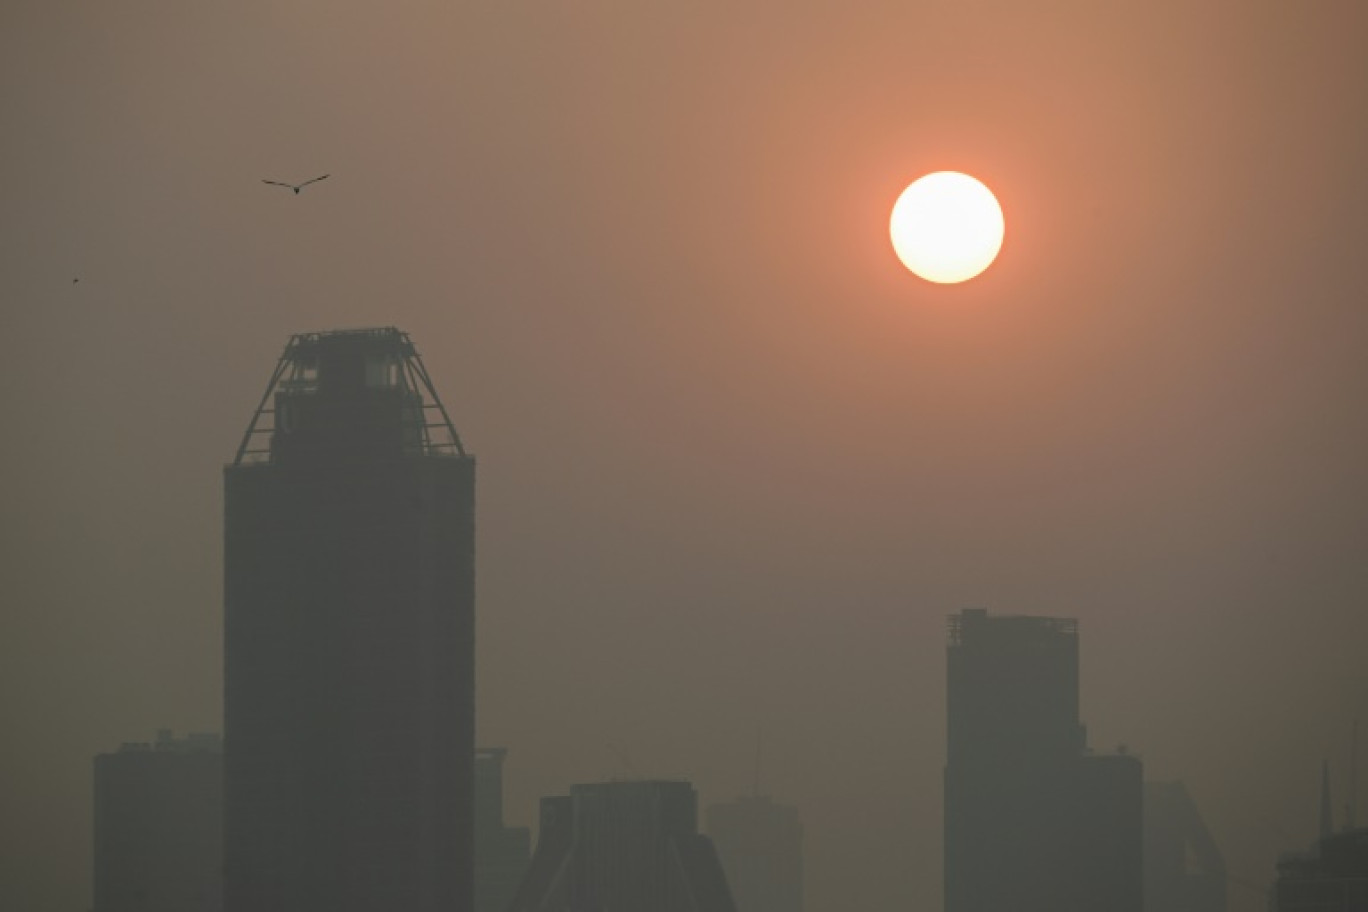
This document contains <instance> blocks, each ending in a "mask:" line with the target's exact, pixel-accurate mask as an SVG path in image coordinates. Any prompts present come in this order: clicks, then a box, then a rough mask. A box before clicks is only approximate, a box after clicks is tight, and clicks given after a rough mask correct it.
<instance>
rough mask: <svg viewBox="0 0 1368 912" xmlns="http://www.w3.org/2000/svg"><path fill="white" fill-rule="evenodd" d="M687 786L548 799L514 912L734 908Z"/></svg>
mask: <svg viewBox="0 0 1368 912" xmlns="http://www.w3.org/2000/svg"><path fill="white" fill-rule="evenodd" d="M736 909H737V907H736V905H735V904H734V903H733V902H732V897H731V892H730V890H729V889H728V887H727V879H726V876H725V875H724V874H723V873H722V866H721V864H720V863H719V862H718V860H717V853H716V851H715V850H714V849H713V844H712V841H711V840H710V839H708V837H707V836H703V835H700V834H699V832H698V797H697V795H696V793H695V792H694V789H693V786H691V785H690V784H689V783H687V782H660V781H647V782H606V783H600V784H594V785H576V786H572V787H571V789H570V795H569V796H568V797H554V798H544V799H542V805H541V832H540V834H539V835H538V838H537V850H536V852H535V853H533V856H532V866H531V868H529V870H528V872H527V877H526V878H525V879H524V880H523V883H522V886H521V888H520V889H519V890H518V894H517V896H516V898H515V899H514V901H513V904H512V906H511V907H510V912H616V910H624V912H736Z"/></svg>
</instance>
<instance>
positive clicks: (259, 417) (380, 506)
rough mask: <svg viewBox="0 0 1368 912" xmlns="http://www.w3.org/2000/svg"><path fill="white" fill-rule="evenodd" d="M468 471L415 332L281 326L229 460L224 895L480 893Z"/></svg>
mask: <svg viewBox="0 0 1368 912" xmlns="http://www.w3.org/2000/svg"><path fill="white" fill-rule="evenodd" d="M474 487H475V462H474V459H473V458H472V457H471V456H469V455H468V454H467V453H466V452H465V451H464V449H463V448H462V446H461V441H460V438H459V437H458V436H457V434H456V432H455V429H454V428H453V427H452V424H451V422H450V420H449V418H448V417H447V414H446V410H445V409H444V408H443V406H442V403H441V401H440V400H439V399H438V397H437V395H436V391H435V390H434V388H433V385H432V383H431V381H430V379H429V377H428V375H427V372H426V370H425V369H424V367H423V364H422V361H421V359H420V358H419V357H418V353H417V351H416V350H415V348H414V347H413V344H412V343H411V342H410V340H409V338H408V336H407V335H406V334H405V333H402V332H400V331H399V330H397V329H394V328H384V329H370V330H352V331H339V332H325V333H306V334H300V335H296V336H293V337H292V338H291V339H290V340H289V343H288V344H287V346H286V348H285V351H284V354H283V355H282V356H281V358H280V361H279V363H278V364H277V365H276V369H275V371H274V373H273V374H272V376H271V379H270V382H269V383H268V384H267V389H266V393H265V395H264V396H263V397H262V400H261V403H260V405H259V406H258V408H257V410H256V412H255V413H254V415H253V417H252V420H251V423H250V424H249V425H248V428H247V432H246V433H245V435H244V437H243V441H242V445H241V446H240V447H239V448H238V452H237V454H236V457H235V458H234V460H233V463H232V464H231V465H230V466H228V467H227V469H226V470H225V473H224V727H225V729H224V801H225V827H224V878H225V884H224V892H225V909H226V910H227V912H287V910H288V912H325V910H326V912H437V910H441V912H452V910H462V909H468V908H470V905H471V902H472V896H473V856H474V848H473V817H474V807H473V804H474V798H473V774H472V766H473V762H474V754H475V744H474V583H475V576H474V531H475V525H474Z"/></svg>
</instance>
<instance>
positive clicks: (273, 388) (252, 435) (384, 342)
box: [233, 326, 466, 465]
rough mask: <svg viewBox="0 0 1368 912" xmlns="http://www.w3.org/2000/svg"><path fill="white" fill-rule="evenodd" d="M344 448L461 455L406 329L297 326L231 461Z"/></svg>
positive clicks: (346, 451)
mask: <svg viewBox="0 0 1368 912" xmlns="http://www.w3.org/2000/svg"><path fill="white" fill-rule="evenodd" d="M300 454H310V457H311V458H312V457H316V456H318V455H320V454H323V455H326V456H328V457H329V458H334V459H336V458H345V457H347V456H349V455H358V454H361V455H376V454H388V455H426V456H465V455H466V453H465V449H464V448H463V447H462V446H461V438H460V437H459V435H457V433H456V428H455V427H454V426H453V425H452V423H451V419H450V417H449V416H448V415H447V412H446V408H445V407H444V406H443V405H442V402H441V399H440V398H438V396H437V391H436V389H435V388H434V387H433V384H432V380H431V379H430V378H429V377H428V373H427V369H426V368H425V367H424V366H423V361H422V358H421V357H419V355H418V350H417V349H416V348H415V347H414V345H413V342H412V341H411V340H410V339H409V337H408V333H405V332H401V331H400V330H398V329H396V328H394V327H392V326H387V327H379V328H373V329H348V330H333V331H328V332H309V333H297V334H295V335H293V336H291V337H290V341H289V342H288V343H287V344H286V346H285V351H284V353H283V354H281V356H280V361H279V362H278V363H277V364H276V368H275V371H274V372H273V373H272V374H271V379H270V382H268V383H267V385H266V392H265V393H264V394H263V395H262V397H261V402H260V403H259V404H258V406H257V408H256V411H255V412H254V413H253V415H252V420H251V422H250V423H249V424H248V426H247V431H246V433H245V434H243V437H242V443H241V444H240V445H239V447H238V450H237V455H236V457H235V458H234V460H233V464H234V465H244V464H253V463H274V462H279V461H281V460H282V459H294V458H300Z"/></svg>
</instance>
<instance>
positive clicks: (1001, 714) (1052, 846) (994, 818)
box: [945, 609, 1143, 912]
mask: <svg viewBox="0 0 1368 912" xmlns="http://www.w3.org/2000/svg"><path fill="white" fill-rule="evenodd" d="M946 658H947V681H946V685H947V686H946V696H947V707H946V708H947V759H946V767H945V908H946V910H947V912H1000V910H1002V909H1016V910H1019V912H1091V910H1096V909H1108V910H1111V912H1141V902H1142V893H1143V888H1142V870H1141V851H1142V846H1141V839H1142V828H1141V810H1142V804H1141V802H1142V798H1141V788H1142V786H1141V765H1140V762H1139V760H1138V759H1137V758H1135V757H1132V756H1127V755H1124V754H1118V755H1113V756H1091V755H1089V754H1088V753H1087V751H1086V744H1085V742H1086V737H1085V731H1084V728H1083V726H1082V724H1081V723H1080V721H1079V712H1078V704H1079V683H1078V625H1077V622H1076V621H1074V620H1071V619H1065V618H1046V617H1025V616H1006V617H991V616H989V614H988V612H986V611H983V610H981V609H969V610H965V611H963V612H961V613H959V614H958V615H953V616H951V618H950V640H949V647H948V649H947V655H946Z"/></svg>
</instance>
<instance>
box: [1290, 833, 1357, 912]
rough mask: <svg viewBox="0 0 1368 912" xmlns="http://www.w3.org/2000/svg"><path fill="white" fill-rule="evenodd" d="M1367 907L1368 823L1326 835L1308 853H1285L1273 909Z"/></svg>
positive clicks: (1332, 911)
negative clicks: (1364, 825) (1365, 825)
mask: <svg viewBox="0 0 1368 912" xmlns="http://www.w3.org/2000/svg"><path fill="white" fill-rule="evenodd" d="M1365 910H1368V827H1360V828H1358V829H1354V830H1344V831H1343V832H1340V833H1335V834H1333V835H1330V836H1323V837H1321V838H1320V839H1319V840H1318V841H1317V842H1316V846H1315V848H1314V849H1313V850H1312V851H1310V852H1308V853H1306V854H1297V855H1285V856H1283V857H1282V859H1281V860H1279V862H1278V880H1277V882H1276V883H1275V884H1274V885H1273V912H1365Z"/></svg>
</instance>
